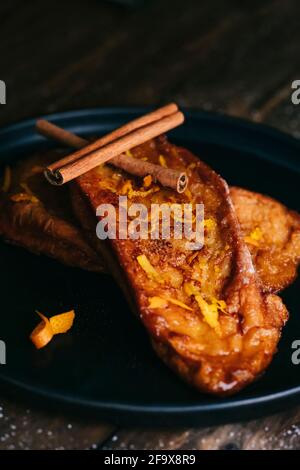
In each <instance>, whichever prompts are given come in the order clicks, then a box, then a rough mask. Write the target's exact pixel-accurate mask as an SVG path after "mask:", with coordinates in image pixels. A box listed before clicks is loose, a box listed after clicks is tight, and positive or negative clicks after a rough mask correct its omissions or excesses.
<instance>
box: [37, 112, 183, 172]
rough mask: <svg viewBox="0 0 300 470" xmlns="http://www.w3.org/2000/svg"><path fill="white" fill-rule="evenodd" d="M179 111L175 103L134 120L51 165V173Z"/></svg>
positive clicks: (41, 126) (66, 132)
mask: <svg viewBox="0 0 300 470" xmlns="http://www.w3.org/2000/svg"><path fill="white" fill-rule="evenodd" d="M177 111H178V106H177V104H175V103H170V104H167V105H166V106H163V107H162V108H159V109H156V110H155V111H152V112H150V113H148V114H145V115H144V116H141V117H139V118H137V119H134V120H133V121H130V122H128V123H126V124H124V125H123V126H121V127H119V128H118V129H115V130H114V131H112V132H110V133H109V134H106V135H105V136H103V137H100V138H99V139H97V140H96V141H94V142H89V145H88V146H86V147H85V148H83V149H82V150H79V151H78V152H74V153H72V154H71V155H68V156H67V157H65V158H62V159H61V160H59V161H58V162H55V163H53V164H52V165H49V167H48V168H49V169H50V170H51V171H54V170H56V169H57V168H61V167H63V166H65V165H67V164H69V163H73V162H75V161H76V160H79V159H80V158H81V157H82V156H84V155H86V154H87V153H90V152H93V151H94V150H97V149H99V148H101V147H104V145H107V144H109V143H111V142H113V141H115V140H118V139H120V138H121V137H123V136H125V135H127V134H130V132H133V131H135V130H136V129H139V128H141V127H143V126H147V125H148V124H151V123H153V122H156V121H159V120H160V119H162V118H164V117H166V116H171V115H172V114H175V113H176V112H177ZM39 122H40V125H39ZM37 127H38V128H39V127H40V128H41V130H43V121H38V122H37ZM44 130H45V126H44ZM46 131H47V130H46ZM64 134H65V137H67V134H68V131H64ZM74 142H75V141H74ZM84 145H86V144H84ZM74 147H75V148H76V147H77V145H74ZM79 148H80V147H79Z"/></svg>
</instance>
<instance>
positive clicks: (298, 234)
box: [0, 151, 300, 292]
mask: <svg viewBox="0 0 300 470" xmlns="http://www.w3.org/2000/svg"><path fill="white" fill-rule="evenodd" d="M57 158H59V153H57V152H53V151H51V152H47V153H40V154H36V155H33V156H31V157H29V158H27V159H24V160H20V161H19V162H18V164H17V165H16V166H15V167H13V170H12V184H11V186H10V190H9V192H8V193H7V194H5V193H3V192H2V193H1V196H0V207H1V214H0V233H1V235H2V236H3V237H4V238H5V239H6V240H7V241H10V242H11V243H15V244H18V245H20V246H23V247H24V248H27V249H28V250H30V251H33V252H35V253H39V254H45V255H48V256H51V257H53V258H55V259H58V260H59V261H61V262H63V263H65V264H67V265H71V266H75V267H80V268H83V269H88V270H92V271H105V270H106V268H105V264H104V261H103V259H102V258H101V256H100V255H99V254H97V253H96V252H95V251H94V250H93V249H92V248H91V247H90V246H89V243H88V241H87V239H88V238H89V235H88V234H84V233H83V232H82V228H81V227H80V226H78V223H77V221H76V220H75V218H74V216H73V214H72V209H71V205H70V201H69V192H68V190H67V188H66V187H63V188H53V187H52V186H51V185H48V184H45V182H44V180H43V178H42V177H41V171H42V168H43V167H44V166H45V165H46V164H48V163H49V162H50V161H55V160H56V159H57ZM25 181H27V190H28V188H29V189H30V187H32V190H31V191H32V192H33V194H34V195H35V197H36V198H37V199H38V201H36V202H32V201H31V200H30V198H28V200H27V201H23V202H22V201H19V203H17V204H16V203H12V201H11V199H10V197H11V196H12V195H13V194H17V193H19V192H20V191H24V188H22V186H20V183H21V184H22V183H24V182H25ZM230 195H231V199H232V202H233V205H234V208H235V211H236V215H237V217H238V220H239V223H240V225H241V229H242V232H243V234H244V238H245V239H246V242H247V244H248V247H249V250H250V253H251V256H252V261H253V263H254V267H255V269H256V270H257V272H258V274H259V276H260V279H261V281H262V285H263V289H264V290H265V291H266V292H279V291H281V290H282V289H284V288H286V287H287V286H288V285H289V284H291V283H292V282H293V280H294V279H295V277H296V275H297V267H298V265H299V262H300V216H299V214H297V213H296V212H294V211H291V210H289V209H288V208H287V207H285V206H284V205H283V204H281V203H279V202H278V201H276V200H274V199H272V198H270V197H268V196H264V195H262V194H259V193H254V192H252V191H248V190H245V189H242V188H238V187H231V188H230Z"/></svg>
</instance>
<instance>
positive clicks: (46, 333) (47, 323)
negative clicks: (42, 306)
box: [30, 310, 75, 349]
mask: <svg viewBox="0 0 300 470" xmlns="http://www.w3.org/2000/svg"><path fill="white" fill-rule="evenodd" d="M36 313H37V314H38V315H39V317H40V318H41V319H42V321H41V322H40V323H39V324H38V325H37V326H36V327H35V328H34V330H33V332H32V333H31V335H30V340H31V341H32V343H33V344H34V346H35V347H36V348H37V349H41V348H43V347H44V346H46V345H47V344H48V343H49V342H50V341H51V340H52V338H53V336H54V335H57V334H59V333H66V332H67V331H68V330H69V329H70V328H71V327H72V325H73V322H74V318H75V312H74V310H70V311H69V312H65V313H60V314H59V315H54V316H53V317H51V318H49V319H48V318H47V317H46V316H45V315H43V314H42V313H40V312H38V311H37V312H36Z"/></svg>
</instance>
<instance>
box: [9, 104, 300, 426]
mask: <svg viewBox="0 0 300 470" xmlns="http://www.w3.org/2000/svg"><path fill="white" fill-rule="evenodd" d="M144 112H145V109H132V108H130V109H123V108H122V109H93V110H84V111H76V112H67V113H62V114H56V115H52V116H47V117H46V118H47V119H49V120H51V121H53V122H56V123H57V124H58V125H60V126H62V127H64V128H66V129H69V130H71V131H73V132H75V133H78V134H82V135H100V134H103V133H106V132H108V131H110V130H111V129H113V128H115V127H117V126H119V125H121V124H122V123H123V122H126V121H128V120H131V119H132V118H134V117H136V116H138V115H139V114H141V113H144ZM186 116H187V119H186V123H185V124H184V125H183V126H182V127H180V128H178V129H177V130H175V131H173V132H171V133H170V138H171V140H173V141H174V142H176V143H179V144H181V145H183V146H186V147H187V148H189V149H191V150H192V151H194V152H195V153H196V154H197V155H199V157H201V158H202V159H203V160H205V161H206V162H208V163H209V164H210V165H211V166H212V167H213V168H215V169H216V170H217V171H219V172H220V173H221V174H222V175H223V177H224V178H225V179H226V180H227V181H228V182H229V184H232V185H241V186H244V187H246V188H249V189H253V190H255V191H259V192H262V193H266V194H269V195H271V196H274V197H276V198H278V199H279V200H280V201H282V202H284V203H285V204H287V205H288V206H289V207H291V208H293V209H296V210H297V209H299V183H300V178H299V176H300V165H299V158H300V143H299V141H297V140H295V139H293V138H291V137H288V136H286V135H284V134H282V133H280V132H278V131H275V130H272V129H269V128H267V127H264V126H258V125H255V124H251V123H248V122H245V121H240V120H237V119H231V118H228V117H224V116H220V115H213V114H208V113H203V112H187V113H186ZM49 145H50V144H49V142H47V141H46V140H44V139H43V138H41V137H40V136H38V135H37V134H36V132H35V130H34V120H28V121H25V122H22V123H20V124H17V125H13V126H10V127H7V128H5V129H3V130H1V131H0V155H1V162H3V163H4V162H7V161H12V159H15V158H17V157H26V155H29V154H30V153H31V152H32V151H35V150H37V149H42V148H47V146H49ZM0 256H1V269H0V285H1V318H0V339H1V340H3V341H5V343H6V348H7V364H6V365H0V379H1V380H2V382H5V383H6V384H8V385H9V386H10V389H11V390H19V391H21V392H22V393H23V395H24V394H25V392H26V393H27V395H29V396H31V397H34V398H35V399H37V398H44V399H45V398H46V399H48V401H49V403H50V402H51V403H52V404H53V403H55V404H62V405H63V406H64V407H65V408H66V407H68V406H70V405H72V406H73V407H74V406H76V409H77V410H81V411H84V412H85V413H86V412H88V411H92V412H93V413H95V412H100V414H101V415H102V416H105V417H106V418H108V419H109V420H113V421H122V422H126V423H127V424H132V423H137V422H139V423H142V424H152V425H153V424H155V425H158V424H166V425H169V424H171V423H172V424H178V425H190V424H197V425H200V424H207V423H209V424H213V423H217V422H226V421H234V420H241V419H244V418H251V417H253V418H254V417H257V416H259V415H262V414H264V413H269V412H274V411H276V410H278V409H280V408H283V407H286V406H289V405H292V404H294V403H298V402H300V377H299V372H300V365H299V366H296V365H293V364H292V362H291V355H292V352H293V350H292V349H291V344H292V342H293V341H294V340H295V339H298V338H299V339H300V312H299V294H298V292H299V287H300V284H299V281H296V282H295V283H294V284H293V285H292V286H291V287H290V288H289V289H287V290H286V291H285V292H284V293H283V294H282V295H283V298H284V301H285V302H286V305H287V307H288V309H289V311H290V320H289V322H288V325H287V326H286V328H285V330H284V332H283V337H282V340H281V342H280V346H279V352H278V353H277V355H276V356H275V357H274V360H273V363H272V365H271V367H270V368H269V369H268V371H267V372H266V373H265V375H264V376H263V377H261V378H260V380H258V381H257V382H256V383H254V384H252V385H251V386H250V387H248V388H247V389H246V390H244V391H243V392H241V393H239V394H237V395H236V396H233V397H231V398H226V399H219V398H215V397H210V396H206V395H203V394H201V393H199V392H197V391H195V390H193V389H192V388H190V387H189V386H188V385H186V384H184V383H183V382H181V380H180V379H178V378H177V377H176V376H175V375H174V374H173V373H172V372H170V371H169V370H168V369H167V367H165V366H164V365H163V364H162V363H161V362H160V360H159V359H157V358H156V356H155V354H154V352H153V351H152V349H151V346H150V344H149V341H148V338H147V334H146V332H145V331H144V329H143V327H142V326H141V325H140V324H139V322H138V321H137V319H135V317H134V316H133V314H132V313H131V312H130V310H129V308H128V306H127V304H126V301H125V299H124V297H123V295H122V293H121V292H120V290H119V289H118V287H117V286H116V285H115V283H114V282H113V281H112V279H111V278H110V277H109V276H108V275H98V274H92V273H87V272H84V271H81V270H79V269H71V268H67V267H65V266H62V265H61V264H59V263H57V262H55V261H53V260H50V259H47V258H44V257H37V256H34V255H31V254H29V253H27V252H26V251H25V250H22V249H20V248H16V247H13V246H9V245H6V244H4V243H2V242H1V243H0ZM70 308H75V310H76V313H77V316H76V321H75V324H74V327H73V329H72V330H71V331H70V332H69V333H68V334H65V335H61V336H59V337H56V338H55V339H54V340H53V341H52V342H51V343H50V344H49V345H48V346H47V347H46V348H45V349H43V350H40V351H37V350H35V349H34V347H33V346H32V344H31V343H30V341H29V340H28V335H29V333H30V331H31V330H32V328H33V327H34V326H35V325H36V323H37V321H38V318H37V316H36V314H35V313H34V311H35V309H38V310H40V311H42V312H45V313H46V314H47V315H51V314H55V313H58V312H62V311H65V310H67V309H70ZM67 405H68V406H67Z"/></svg>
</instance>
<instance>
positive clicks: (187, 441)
mask: <svg viewBox="0 0 300 470" xmlns="http://www.w3.org/2000/svg"><path fill="white" fill-rule="evenodd" d="M104 448H105V449H110V450H113V449H123V450H125V449H130V450H134V449H151V450H176V449H185V450H222V449H225V450H237V449H242V450H253V449H256V450H275V449H277V450H279V449H281V450H283V449H285V450H288V449H299V448H300V408H297V409H294V410H291V411H289V412H286V413H281V414H277V415H274V416H271V417H267V418H264V419H260V420H255V421H249V422H247V423H240V424H228V425H226V426H217V427H210V428H203V429H201V428H200V429H177V430H172V431H163V430H162V431H161V432H158V430H157V429H154V430H145V429H137V430H130V429H123V430H121V431H120V432H118V433H116V434H114V435H113V436H112V437H111V438H110V440H108V441H107V442H106V444H105V446H104Z"/></svg>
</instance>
